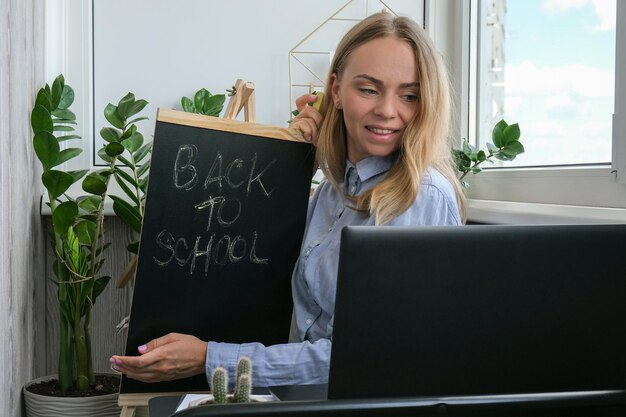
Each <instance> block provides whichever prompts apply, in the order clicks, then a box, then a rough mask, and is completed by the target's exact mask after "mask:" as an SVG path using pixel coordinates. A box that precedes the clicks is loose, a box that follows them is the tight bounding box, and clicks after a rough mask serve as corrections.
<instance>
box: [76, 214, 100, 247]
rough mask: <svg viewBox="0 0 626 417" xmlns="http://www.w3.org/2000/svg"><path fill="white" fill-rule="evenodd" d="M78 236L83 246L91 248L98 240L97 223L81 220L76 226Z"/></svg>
mask: <svg viewBox="0 0 626 417" xmlns="http://www.w3.org/2000/svg"><path fill="white" fill-rule="evenodd" d="M74 230H75V231H76V236H78V241H79V242H80V244H81V245H85V246H91V245H93V242H94V241H95V239H96V230H97V225H96V223H95V222H92V221H88V220H80V221H79V222H78V223H77V224H76V226H74Z"/></svg>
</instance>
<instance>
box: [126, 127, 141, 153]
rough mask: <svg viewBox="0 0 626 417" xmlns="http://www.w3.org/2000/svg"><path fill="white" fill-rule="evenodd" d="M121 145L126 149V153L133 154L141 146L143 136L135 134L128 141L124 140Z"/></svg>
mask: <svg viewBox="0 0 626 417" xmlns="http://www.w3.org/2000/svg"><path fill="white" fill-rule="evenodd" d="M122 145H124V148H126V150H127V151H128V152H131V153H133V152H135V151H136V150H137V149H139V148H140V147H141V145H143V135H142V134H141V133H139V132H135V133H134V134H133V135H132V136H131V137H129V138H128V139H124V140H123V141H122Z"/></svg>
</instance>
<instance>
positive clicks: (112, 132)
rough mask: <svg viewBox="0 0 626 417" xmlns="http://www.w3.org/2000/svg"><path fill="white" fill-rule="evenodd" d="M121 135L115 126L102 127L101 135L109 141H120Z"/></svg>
mask: <svg viewBox="0 0 626 417" xmlns="http://www.w3.org/2000/svg"><path fill="white" fill-rule="evenodd" d="M120 136H121V133H120V131H119V130H118V129H116V128H114V127H103V128H102V129H100V137H101V138H102V139H104V140H105V141H107V142H109V143H112V142H119V140H120Z"/></svg>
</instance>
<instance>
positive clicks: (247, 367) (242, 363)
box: [237, 356, 252, 379]
mask: <svg viewBox="0 0 626 417" xmlns="http://www.w3.org/2000/svg"><path fill="white" fill-rule="evenodd" d="M243 374H248V375H250V377H252V362H251V361H250V358H249V357H247V356H242V357H241V358H239V362H237V379H239V377H240V376H241V375H243Z"/></svg>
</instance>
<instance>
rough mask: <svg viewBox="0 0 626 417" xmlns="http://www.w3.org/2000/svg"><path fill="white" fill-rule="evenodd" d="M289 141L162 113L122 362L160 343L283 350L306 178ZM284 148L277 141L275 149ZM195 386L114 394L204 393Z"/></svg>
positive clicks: (249, 128) (201, 383)
mask: <svg viewBox="0 0 626 417" xmlns="http://www.w3.org/2000/svg"><path fill="white" fill-rule="evenodd" d="M290 135H292V133H291V132H289V131H288V130H287V129H282V128H275V127H268V126H262V125H255V124H251V123H243V122H236V121H230V120H224V119H219V118H212V117H208V116H199V115H191V114H188V113H182V112H176V111H172V110H160V111H159V115H158V118H157V123H156V128H155V135H154V145H153V146H154V148H153V154H152V162H151V169H150V176H149V185H148V192H147V201H146V210H145V215H144V222H143V228H142V233H141V240H140V247H139V258H138V265H137V274H136V280H135V289H134V294H133V302H132V309H131V317H130V327H129V330H128V339H127V344H126V355H137V354H138V352H137V347H138V346H140V345H142V344H144V343H146V342H148V341H149V340H151V339H154V338H156V337H159V336H163V335H165V334H167V333H169V332H178V333H187V334H193V335H195V336H197V337H199V338H200V339H202V340H207V341H208V340H211V341H218V342H235V343H238V342H256V341H258V342H262V343H264V344H266V345H271V344H276V343H286V342H287V338H288V334H289V326H290V320H291V310H292V298H291V285H290V280H291V274H292V270H293V266H294V264H295V261H296V259H297V257H298V253H299V249H300V244H301V240H302V235H303V232H304V224H305V219H306V210H307V202H308V196H309V190H310V185H311V177H312V174H313V160H314V150H313V147H312V146H311V145H310V144H307V143H301V142H297V141H292V140H284V138H288V137H290ZM279 138H283V139H279ZM208 388H209V387H208V384H207V381H206V377H205V376H204V375H199V376H197V377H194V378H189V379H183V380H178V381H171V382H163V383H155V384H146V383H141V382H139V381H136V380H133V379H130V378H126V377H123V379H122V385H121V391H120V392H121V393H122V394H124V393H152V392H189V391H199V390H208Z"/></svg>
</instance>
